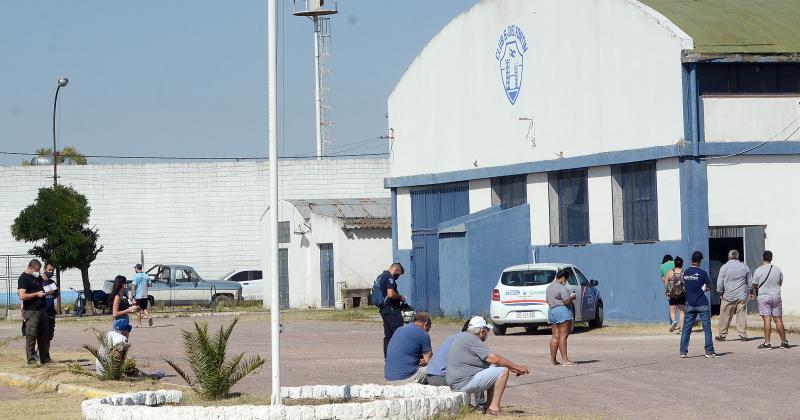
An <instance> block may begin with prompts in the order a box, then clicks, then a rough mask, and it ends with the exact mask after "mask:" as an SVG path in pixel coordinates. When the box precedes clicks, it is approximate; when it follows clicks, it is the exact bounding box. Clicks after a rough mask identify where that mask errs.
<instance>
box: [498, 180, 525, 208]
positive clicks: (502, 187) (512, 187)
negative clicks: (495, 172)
mask: <svg viewBox="0 0 800 420" xmlns="http://www.w3.org/2000/svg"><path fill="white" fill-rule="evenodd" d="M526 178H527V176H525V175H514V176H503V177H498V178H492V205H493V206H497V205H500V206H501V207H502V208H503V209H510V208H512V207H517V206H521V205H523V204H525V203H527V202H528V197H527V192H526V189H527V185H526V184H527V183H526V181H525V180H526Z"/></svg>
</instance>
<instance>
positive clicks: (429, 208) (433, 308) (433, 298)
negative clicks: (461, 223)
mask: <svg viewBox="0 0 800 420" xmlns="http://www.w3.org/2000/svg"><path fill="white" fill-rule="evenodd" d="M467 214H469V186H468V184H467V183H466V182H461V183H455V184H443V185H433V186H425V187H415V188H412V189H411V241H412V247H413V251H412V255H411V265H412V270H413V271H412V273H413V276H414V278H413V281H412V284H411V304H412V305H414V307H415V308H416V309H418V310H423V311H429V312H439V311H440V307H439V232H438V226H439V224H440V223H442V222H444V221H447V220H451V219H455V218H457V217H461V216H465V215H467Z"/></svg>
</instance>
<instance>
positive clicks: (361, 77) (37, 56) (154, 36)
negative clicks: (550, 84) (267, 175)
mask: <svg viewBox="0 0 800 420" xmlns="http://www.w3.org/2000/svg"><path fill="white" fill-rule="evenodd" d="M475 3H477V0H436V1H431V0H405V1H401V2H389V1H385V0H340V1H339V2H338V9H339V14H337V15H334V16H333V18H332V20H331V22H332V24H331V33H332V53H333V55H332V56H331V60H330V63H331V67H332V70H333V74H332V89H333V91H332V95H331V103H332V105H333V108H334V110H333V121H334V127H333V138H334V141H335V144H334V149H333V152H332V153H337V151H341V153H343V154H359V153H380V152H385V151H386V141H385V140H384V141H381V140H374V141H365V140H367V139H374V138H375V137H378V136H382V135H385V134H386V128H387V127H386V102H387V99H388V96H389V94H390V93H391V91H392V89H393V88H394V86H395V84H396V83H397V82H398V81H399V79H400V77H401V76H402V74H403V73H404V72H405V70H406V69H407V68H408V66H409V65H410V64H411V63H412V61H413V60H414V58H415V57H416V56H417V54H418V53H419V52H420V51H421V50H422V48H423V47H424V46H425V45H426V44H427V43H428V41H430V39H431V38H432V37H433V36H434V35H435V34H436V33H438V32H439V31H440V30H441V29H442V28H444V26H445V25H446V24H447V23H448V22H449V21H450V20H452V19H453V18H454V17H455V16H457V15H458V14H459V13H461V12H463V11H465V10H467V9H468V8H469V7H471V6H472V5H473V4H475ZM278 8H279V16H278V19H279V25H278V26H279V28H278V33H279V37H280V39H279V41H278V44H279V64H278V67H279V76H278V91H279V102H278V103H279V117H278V118H279V146H278V154H279V156H300V155H313V154H314V153H315V150H316V146H315V123H314V117H315V114H314V67H313V60H314V57H313V36H312V24H311V22H310V20H308V18H304V17H295V16H292V15H291V8H292V2H291V1H288V0H278ZM266 49H267V1H266V0H259V1H255V0H237V1H225V2H223V1H210V0H139V1H136V2H122V1H108V0H82V1H79V2H64V1H56V0H37V1H26V0H9V1H6V2H3V6H2V8H0V57H1V61H0V84H1V85H2V86H0V152H31V153H32V152H33V151H34V150H36V149H37V148H40V147H51V146H52V131H51V130H52V128H51V123H52V121H51V118H52V106H53V95H54V93H55V90H56V86H57V81H58V79H59V77H61V76H64V77H67V78H68V79H69V84H68V85H67V86H66V87H65V88H63V89H62V90H61V92H60V93H59V111H58V121H57V135H58V144H59V148H61V147H63V146H67V145H68V146H74V147H76V148H77V149H78V150H80V151H81V152H83V153H84V154H87V155H114V156H163V157H170V156H203V157H252V156H266V155H267V54H266ZM357 142H360V143H358V144H357V146H356V147H355V148H354V147H352V146H351V147H347V145H348V144H353V143H357ZM359 145H360V146H359ZM21 159H22V158H21V157H20V156H8V155H0V164H5V165H10V164H18V163H20V161H21ZM90 161H92V162H94V163H109V162H111V161H117V160H109V159H104V158H93V159H90ZM126 161H127V160H126Z"/></svg>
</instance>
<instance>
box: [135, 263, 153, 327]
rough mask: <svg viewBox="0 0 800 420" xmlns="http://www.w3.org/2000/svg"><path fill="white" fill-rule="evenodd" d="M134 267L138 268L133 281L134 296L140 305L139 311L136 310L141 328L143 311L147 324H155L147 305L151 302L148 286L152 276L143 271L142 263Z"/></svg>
mask: <svg viewBox="0 0 800 420" xmlns="http://www.w3.org/2000/svg"><path fill="white" fill-rule="evenodd" d="M133 269H134V270H136V274H134V275H133V279H131V282H132V283H133V296H134V299H136V305H137V306H138V307H139V311H137V312H136V320H137V321H138V323H139V328H141V327H142V312H144V317H145V318H147V325H149V326H151V327H152V326H153V318H150V312H149V311H148V310H147V306H148V305H149V304H150V300H149V299H148V297H147V296H148V286H149V285H150V276H148V275H147V274H145V273H142V265H141V264H136V265H134V266H133Z"/></svg>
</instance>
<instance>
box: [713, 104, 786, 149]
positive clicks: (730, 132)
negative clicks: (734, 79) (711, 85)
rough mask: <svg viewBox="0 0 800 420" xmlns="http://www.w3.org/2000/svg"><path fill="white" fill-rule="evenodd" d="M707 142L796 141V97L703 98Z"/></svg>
mask: <svg viewBox="0 0 800 420" xmlns="http://www.w3.org/2000/svg"><path fill="white" fill-rule="evenodd" d="M701 101H702V107H703V126H704V129H705V140H706V141H708V142H712V141H719V142H732V141H763V140H800V130H798V131H795V130H796V129H797V128H798V127H800V95H791V96H790V95H781V96H704V97H703V98H702V99H701Z"/></svg>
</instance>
